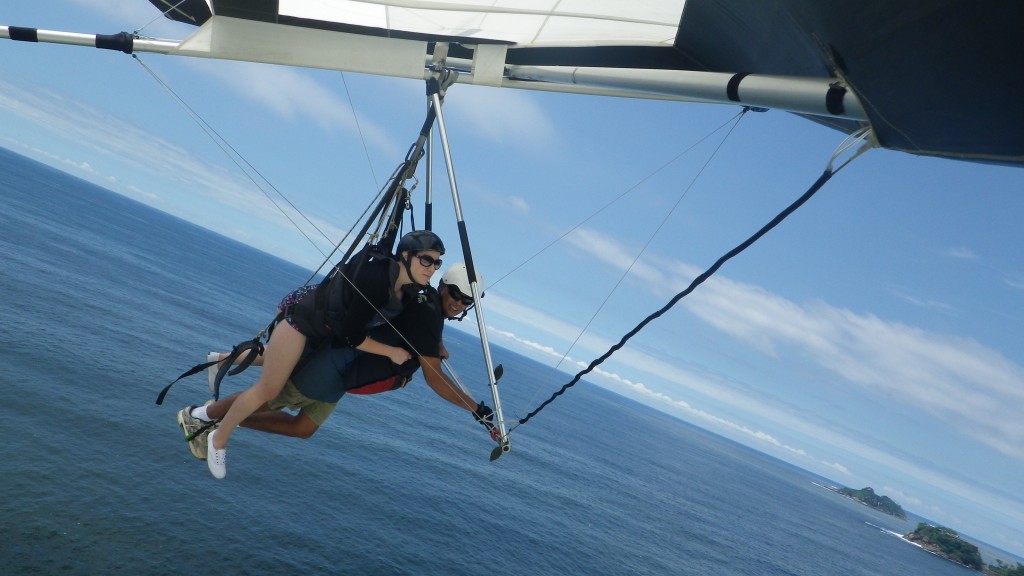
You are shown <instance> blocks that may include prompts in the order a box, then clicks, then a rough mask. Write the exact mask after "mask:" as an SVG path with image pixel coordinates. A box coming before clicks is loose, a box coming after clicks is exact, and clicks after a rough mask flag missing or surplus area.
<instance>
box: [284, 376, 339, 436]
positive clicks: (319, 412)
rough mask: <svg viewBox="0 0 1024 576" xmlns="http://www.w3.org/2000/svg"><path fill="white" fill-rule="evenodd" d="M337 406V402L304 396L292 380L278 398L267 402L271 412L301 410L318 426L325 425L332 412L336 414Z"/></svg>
mask: <svg viewBox="0 0 1024 576" xmlns="http://www.w3.org/2000/svg"><path fill="white" fill-rule="evenodd" d="M337 405H338V403H337V402H321V401H320V400H313V399H312V398H307V397H306V396H303V395H302V393H301V392H299V390H298V388H296V387H295V384H292V381H291V380H289V381H288V383H287V384H285V385H284V389H283V390H281V393H280V394H278V395H277V397H275V398H274V399H273V400H271V401H270V402H267V408H270V409H271V410H283V409H285V408H288V409H289V410H299V411H301V412H302V413H303V414H305V415H306V417H307V418H309V419H310V420H312V421H313V423H314V424H316V425H317V426H323V425H324V422H326V421H327V417H328V416H330V415H331V412H334V407H335V406H337Z"/></svg>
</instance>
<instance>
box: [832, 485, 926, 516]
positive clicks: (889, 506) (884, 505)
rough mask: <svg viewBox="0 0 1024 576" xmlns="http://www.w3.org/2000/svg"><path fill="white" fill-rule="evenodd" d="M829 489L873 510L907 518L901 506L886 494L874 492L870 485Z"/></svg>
mask: <svg viewBox="0 0 1024 576" xmlns="http://www.w3.org/2000/svg"><path fill="white" fill-rule="evenodd" d="M830 490H833V491H835V492H838V493H839V494H842V495H843V496H846V497H847V498H853V499H854V500H856V501H858V502H860V503H862V504H867V505H868V506H870V507H872V508H874V509H875V510H878V511H880V512H885V513H886V514H889V515H892V516H895V517H897V518H899V519H901V520H906V519H907V514H906V512H904V511H903V508H902V507H901V506H900V505H899V504H897V503H896V502H893V500H892V498H889V497H888V496H879V495H878V494H875V491H874V489H872V488H871V487H870V486H868V487H866V488H861V489H860V490H853V489H852V488H830Z"/></svg>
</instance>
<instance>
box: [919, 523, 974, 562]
mask: <svg viewBox="0 0 1024 576" xmlns="http://www.w3.org/2000/svg"><path fill="white" fill-rule="evenodd" d="M903 539H904V540H906V541H907V542H911V543H913V544H917V545H918V546H920V547H922V548H924V549H925V550H927V551H929V552H931V553H932V554H935V555H936V556H940V557H942V558H945V559H946V560H950V561H952V562H956V563H957V564H960V565H961V566H964V567H966V568H971V569H972V570H982V569H984V567H985V565H984V563H983V562H982V561H981V554H980V553H979V552H978V547H977V546H975V545H974V544H971V543H970V542H967V541H966V540H962V539H961V538H960V535H959V534H957V533H956V532H954V531H953V530H950V529H949V528H943V527H941V526H929V525H927V524H924V523H921V524H918V525H917V529H916V530H914V531H913V532H911V533H910V534H907V535H906V536H904V537H903Z"/></svg>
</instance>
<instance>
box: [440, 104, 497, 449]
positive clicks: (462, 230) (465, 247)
mask: <svg viewBox="0 0 1024 576" xmlns="http://www.w3.org/2000/svg"><path fill="white" fill-rule="evenodd" d="M430 98H431V102H432V103H433V105H434V111H435V113H436V115H437V131H438V136H439V137H440V141H441V151H442V152H443V153H444V162H445V167H446V168H447V170H448V183H449V184H450V186H451V189H452V202H453V203H454V204H455V218H456V219H457V220H458V224H459V236H460V237H461V240H462V253H463V256H465V258H466V268H467V269H468V271H469V282H470V283H469V287H470V288H471V289H472V292H473V303H474V307H473V308H474V310H475V311H476V323H477V326H479V328H480V345H481V346H482V347H483V352H484V365H485V366H486V367H487V381H488V384H489V385H490V388H491V399H492V400H493V401H494V417H495V420H496V422H495V426H496V427H497V428H498V433H499V437H498V443H499V444H500V449H501V452H508V451H509V450H511V449H512V447H511V445H510V444H509V441H508V429H507V428H506V426H505V417H504V415H503V413H502V410H501V399H500V398H499V396H498V382H497V380H496V379H495V377H494V361H493V360H492V359H491V347H490V344H489V343H488V342H487V323H486V322H485V321H484V310H483V306H481V302H480V296H481V294H480V284H479V282H477V279H476V268H475V267H474V266H473V255H472V254H471V252H470V250H469V235H468V234H467V232H466V223H465V220H463V218H462V203H461V202H460V201H459V188H458V186H457V185H456V183H455V170H454V168H453V164H452V155H451V150H450V148H449V147H448V131H447V130H446V129H445V125H444V116H443V115H442V113H441V97H440V95H438V94H437V93H433V94H431V95H430ZM492 460H493V457H492Z"/></svg>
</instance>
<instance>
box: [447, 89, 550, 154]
mask: <svg viewBox="0 0 1024 576" xmlns="http://www.w3.org/2000/svg"><path fill="white" fill-rule="evenodd" d="M463 95H465V96H463ZM452 98H458V101H457V104H458V105H453V106H450V107H449V106H446V107H445V110H446V111H448V110H451V112H450V115H451V116H452V117H453V119H455V124H457V125H459V126H463V128H462V129H463V130H469V131H472V132H473V133H474V134H475V135H476V136H478V137H480V138H484V139H487V140H490V141H492V142H495V143H498V144H501V145H502V146H509V145H510V144H512V145H513V146H517V147H521V148H536V149H538V150H548V149H551V148H553V147H557V146H558V140H559V138H558V133H557V131H556V130H555V128H554V123H553V122H552V121H551V120H550V118H549V117H548V113H547V112H546V111H545V110H544V109H543V108H542V107H541V106H539V105H538V104H537V102H536V99H535V98H534V97H533V96H532V95H530V94H529V93H527V92H526V91H516V90H497V89H493V88H481V87H478V86H460V87H459V90H458V92H453V93H452V94H450V95H449V96H448V98H447V99H448V100H451V99H452ZM453 103H454V101H453Z"/></svg>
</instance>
